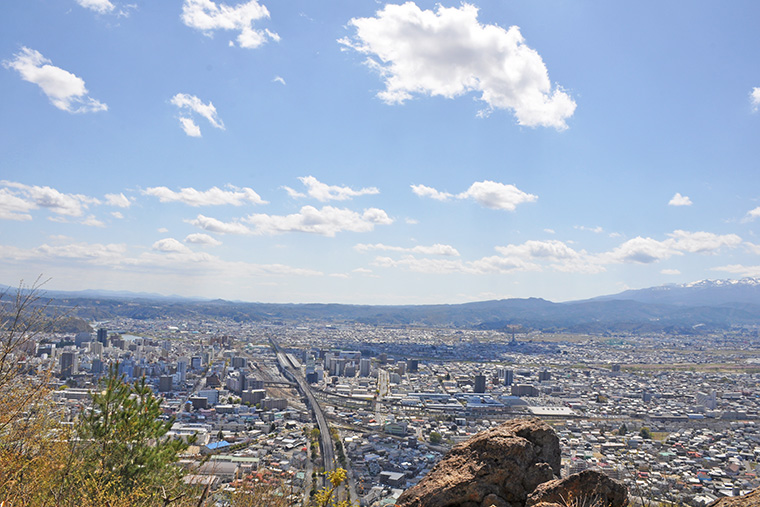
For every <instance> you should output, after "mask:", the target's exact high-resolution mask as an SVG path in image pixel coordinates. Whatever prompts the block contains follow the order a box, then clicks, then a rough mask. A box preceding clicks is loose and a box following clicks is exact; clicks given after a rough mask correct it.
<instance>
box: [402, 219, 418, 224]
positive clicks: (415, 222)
mask: <svg viewBox="0 0 760 507" xmlns="http://www.w3.org/2000/svg"><path fill="white" fill-rule="evenodd" d="M404 222H406V223H407V224H409V225H417V224H419V223H420V221H419V220H417V219H416V218H406V219H404Z"/></svg>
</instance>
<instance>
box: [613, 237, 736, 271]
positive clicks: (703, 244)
mask: <svg viewBox="0 0 760 507" xmlns="http://www.w3.org/2000/svg"><path fill="white" fill-rule="evenodd" d="M668 236H669V238H668V239H666V240H663V241H658V240H656V239H652V238H642V237H641V236H638V237H636V238H633V239H630V240H628V241H626V242H624V243H623V244H621V245H620V246H618V247H617V248H615V249H614V250H612V251H611V252H608V253H606V254H603V255H604V257H605V260H606V262H633V263H641V264H649V263H652V262H657V261H662V260H665V259H669V258H670V257H673V256H674V255H683V254H684V252H688V253H715V252H717V251H718V250H719V249H720V248H722V247H728V248H735V247H737V246H739V245H740V244H741V242H742V240H741V238H740V237H739V236H737V235H736V234H725V235H718V234H714V233H711V232H704V231H698V232H689V231H682V230H676V231H673V232H672V233H670V234H668Z"/></svg>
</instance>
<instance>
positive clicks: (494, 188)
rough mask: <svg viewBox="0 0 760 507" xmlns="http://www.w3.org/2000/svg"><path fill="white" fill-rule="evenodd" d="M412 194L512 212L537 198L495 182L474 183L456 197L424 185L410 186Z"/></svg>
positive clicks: (510, 186) (513, 187) (514, 187)
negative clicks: (454, 199) (474, 203)
mask: <svg viewBox="0 0 760 507" xmlns="http://www.w3.org/2000/svg"><path fill="white" fill-rule="evenodd" d="M411 187H412V192H414V193H415V194H416V195H418V196H420V197H430V198H431V199H436V200H438V201H445V200H448V199H450V198H452V197H456V198H457V199H473V200H475V202H477V203H478V204H480V205H481V206H484V207H486V208H491V209H501V210H507V211H514V210H515V208H517V205H518V204H522V203H524V202H533V201H535V200H536V199H538V196H536V195H533V194H528V193H525V192H523V191H522V190H520V189H519V188H517V187H516V186H514V185H505V184H504V183H497V182H495V181H489V180H485V181H476V182H475V183H473V184H472V185H470V188H468V189H467V190H466V191H464V192H462V193H459V194H457V195H453V194H450V193H448V192H441V191H439V190H436V189H435V188H432V187H427V186H425V185H412V186H411Z"/></svg>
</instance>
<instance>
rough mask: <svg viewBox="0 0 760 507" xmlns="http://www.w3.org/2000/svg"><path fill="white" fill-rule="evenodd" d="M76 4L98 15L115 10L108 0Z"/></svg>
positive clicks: (86, 0)
mask: <svg viewBox="0 0 760 507" xmlns="http://www.w3.org/2000/svg"><path fill="white" fill-rule="evenodd" d="M76 2H77V3H78V4H79V5H81V6H82V7H84V8H85V9H90V10H92V11H95V12H97V13H98V14H108V13H110V12H113V10H114V9H115V8H116V6H115V5H114V4H112V3H111V2H109V0H76Z"/></svg>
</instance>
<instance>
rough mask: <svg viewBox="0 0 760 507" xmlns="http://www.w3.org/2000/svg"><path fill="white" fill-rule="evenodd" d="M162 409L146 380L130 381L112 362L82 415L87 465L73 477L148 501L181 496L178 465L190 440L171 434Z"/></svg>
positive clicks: (81, 434)
mask: <svg viewBox="0 0 760 507" xmlns="http://www.w3.org/2000/svg"><path fill="white" fill-rule="evenodd" d="M162 413H163V412H162V410H161V400H160V399H159V398H157V397H156V396H155V395H154V394H153V392H152V391H151V389H150V387H149V386H148V385H147V384H146V382H145V378H142V379H141V380H139V381H135V382H134V383H132V384H129V383H126V382H125V381H124V377H123V375H119V373H118V365H112V366H111V368H110V370H109V374H108V376H107V377H106V378H105V379H104V380H103V382H102V391H101V392H100V393H97V394H95V395H93V400H92V409H91V410H89V411H88V412H87V413H86V414H84V415H83V416H82V420H81V424H80V429H79V431H78V433H79V443H78V445H80V446H81V448H80V451H79V453H80V458H79V459H80V460H81V461H82V467H81V469H80V470H79V471H78V473H75V474H72V479H75V480H76V481H82V482H88V483H91V484H93V485H94V486H95V487H96V488H97V490H98V491H102V492H108V493H111V494H115V495H118V496H121V497H124V496H127V497H130V496H131V497H137V498H142V499H143V500H145V501H148V502H150V501H151V500H154V499H157V497H159V496H162V497H166V498H168V497H169V496H171V495H172V494H174V496H180V495H181V493H178V492H179V491H180V490H181V489H182V487H181V483H182V481H181V476H182V471H181V469H180V468H179V467H176V466H173V464H174V463H175V462H176V461H177V460H178V458H179V453H181V452H182V451H184V450H185V449H187V447H188V444H187V443H185V442H183V441H182V440H178V439H171V438H168V437H167V436H166V434H167V432H168V431H169V430H170V429H171V426H172V423H173V420H172V419H169V420H165V419H162V418H161V416H162ZM167 491H168V492H169V493H167ZM167 495H168V496H167Z"/></svg>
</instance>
